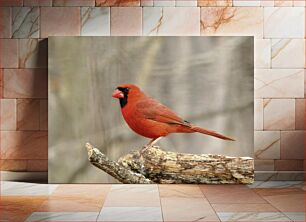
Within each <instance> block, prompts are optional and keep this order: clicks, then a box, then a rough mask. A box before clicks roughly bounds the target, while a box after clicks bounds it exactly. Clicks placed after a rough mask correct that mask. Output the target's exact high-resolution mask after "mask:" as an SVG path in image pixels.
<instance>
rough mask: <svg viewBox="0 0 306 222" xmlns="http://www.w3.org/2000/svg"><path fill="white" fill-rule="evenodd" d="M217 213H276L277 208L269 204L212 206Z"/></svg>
mask: <svg viewBox="0 0 306 222" xmlns="http://www.w3.org/2000/svg"><path fill="white" fill-rule="evenodd" d="M212 207H213V208H214V209H215V211H216V212H276V211H278V210H277V209H276V208H275V207H273V206H272V205H271V204H268V203H260V204H212Z"/></svg>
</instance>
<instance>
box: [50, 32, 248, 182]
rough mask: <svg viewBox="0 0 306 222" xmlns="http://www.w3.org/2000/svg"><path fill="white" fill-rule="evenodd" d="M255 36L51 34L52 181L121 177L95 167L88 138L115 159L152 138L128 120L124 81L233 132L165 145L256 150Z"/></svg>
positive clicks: (179, 137)
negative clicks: (119, 90)
mask: <svg viewBox="0 0 306 222" xmlns="http://www.w3.org/2000/svg"><path fill="white" fill-rule="evenodd" d="M253 41H254V40H253V37H50V38H49V63H48V64H49V97H48V98H49V129H48V130H49V131H48V132H49V168H48V169H49V182H50V183H116V182H117V181H116V180H114V179H113V178H112V177H111V176H108V175H107V174H105V173H104V172H102V171H101V170H99V169H97V168H95V167H94V166H92V165H91V164H90V163H89V161H88V160H87V152H86V150H85V148H84V144H85V143H86V142H87V141H90V142H91V143H92V144H94V145H95V146H96V147H98V148H99V149H100V150H101V151H102V152H103V153H105V154H106V155H107V156H108V157H109V158H111V159H113V160H117V159H118V158H119V157H120V156H122V155H124V154H126V153H128V152H129V151H131V150H133V149H140V148H141V146H142V145H144V144H146V143H147V142H148V141H149V139H148V138H144V137H141V136H139V135H137V134H135V133H134V132H133V131H132V130H130V129H129V127H128V126H127V125H126V123H125V121H124V119H123V117H122V115H121V112H120V106H119V101H118V100H117V99H114V98H112V97H111V94H112V91H113V90H114V89H115V88H116V86H117V85H119V84H120V83H134V84H136V85H138V86H139V87H140V88H141V89H142V90H143V91H144V92H146V93H147V94H149V95H150V96H152V97H154V98H156V99H157V100H159V101H161V102H162V103H163V104H165V105H167V106H168V107H170V108H171V109H173V110H174V111H175V112H177V113H178V114H179V115H180V116H182V117H183V118H184V119H186V120H188V121H190V122H192V123H194V124H197V125H199V126H202V127H205V128H208V129H212V130H216V131H218V132H220V133H222V134H224V135H227V136H231V137H234V138H235V139H236V141H235V142H230V141H223V140H220V139H217V138H214V137H209V136H205V135H202V134H198V133H195V134H173V135H170V136H168V137H166V138H163V139H162V140H161V141H160V142H159V143H158V144H159V145H160V146H161V147H162V148H163V149H165V150H171V151H178V152H188V153H198V154H200V153H213V154H225V155H233V156H251V157H252V156H253V129H254V127H253V122H254V121H253V79H254V78H253V60H254V59H253V55H254V53H253Z"/></svg>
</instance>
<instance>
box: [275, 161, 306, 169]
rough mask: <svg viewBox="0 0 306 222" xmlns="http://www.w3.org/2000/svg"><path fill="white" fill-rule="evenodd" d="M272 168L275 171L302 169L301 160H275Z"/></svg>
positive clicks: (302, 162) (302, 163)
mask: <svg viewBox="0 0 306 222" xmlns="http://www.w3.org/2000/svg"><path fill="white" fill-rule="evenodd" d="M274 170H276V171H303V170H304V161H303V160H275V162H274Z"/></svg>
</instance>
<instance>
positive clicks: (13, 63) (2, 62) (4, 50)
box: [0, 39, 18, 68]
mask: <svg viewBox="0 0 306 222" xmlns="http://www.w3.org/2000/svg"><path fill="white" fill-rule="evenodd" d="M0 68H18V40H17V39H0Z"/></svg>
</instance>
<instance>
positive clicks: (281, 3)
mask: <svg viewBox="0 0 306 222" xmlns="http://www.w3.org/2000/svg"><path fill="white" fill-rule="evenodd" d="M274 6H275V7H290V6H293V0H274Z"/></svg>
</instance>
